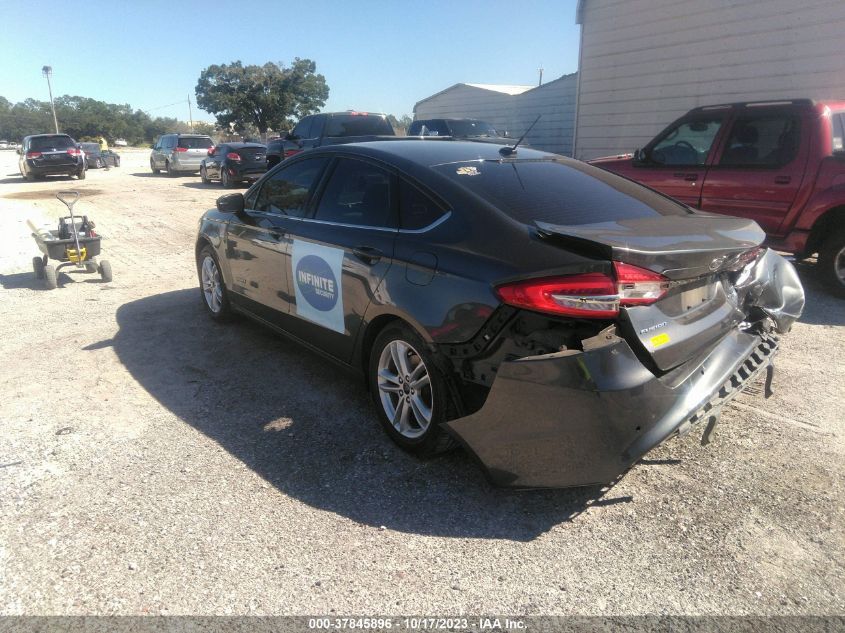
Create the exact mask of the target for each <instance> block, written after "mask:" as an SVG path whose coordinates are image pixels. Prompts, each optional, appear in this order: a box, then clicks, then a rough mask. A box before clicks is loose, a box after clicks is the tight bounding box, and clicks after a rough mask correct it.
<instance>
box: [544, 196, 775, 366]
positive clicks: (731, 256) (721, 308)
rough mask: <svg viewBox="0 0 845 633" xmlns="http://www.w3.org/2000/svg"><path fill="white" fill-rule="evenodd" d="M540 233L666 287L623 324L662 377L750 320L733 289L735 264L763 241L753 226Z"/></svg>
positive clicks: (697, 216) (691, 220)
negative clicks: (637, 270)
mask: <svg viewBox="0 0 845 633" xmlns="http://www.w3.org/2000/svg"><path fill="white" fill-rule="evenodd" d="M536 225H537V228H538V232H539V235H540V236H541V237H542V238H543V239H544V240H548V241H550V242H551V243H555V244H558V245H560V246H561V247H564V248H567V249H568V250H573V251H575V252H580V253H582V254H584V255H589V256H593V257H600V258H605V259H609V260H614V261H619V262H624V263H626V264H633V265H635V266H639V267H641V268H646V269H648V270H652V271H654V272H657V273H660V274H661V275H664V276H665V277H666V278H668V279H669V289H668V291H667V292H666V294H665V295H664V296H663V297H662V298H661V299H660V300H658V301H657V302H655V303H653V304H651V305H640V306H628V307H622V308H621V309H620V317H619V320H620V328H621V329H622V331H623V333H624V335H625V338H626V339H627V340H628V342H629V344H631V345H632V347H635V348H636V349H639V350H640V351H641V352H644V353H646V354H648V356H649V357H650V358H651V360H652V361H653V363H654V364H655V365H656V366H657V367H658V368H659V369H660V370H663V371H666V370H669V369H672V368H673V367H677V366H678V365H680V364H682V363H683V362H685V361H687V360H689V359H690V358H693V357H694V356H697V355H698V354H700V353H701V352H702V351H704V350H706V349H707V348H709V347H711V346H713V345H715V344H716V343H717V342H718V341H720V340H721V339H722V338H723V337H724V336H725V335H726V334H727V333H728V332H729V331H731V330H732V329H733V328H735V327H736V326H737V325H739V324H740V323H741V322H742V321H743V320H744V319H745V317H746V314H745V312H744V311H743V309H741V307H740V305H739V302H738V301H737V299H736V292H735V289H734V282H735V281H736V278H737V276H738V272H737V266H738V265H739V264H738V258H739V257H740V256H741V255H743V254H744V253H747V252H748V251H749V250H751V249H754V248H755V247H757V246H759V245H760V244H762V242H763V240H764V239H765V234H764V233H763V231H762V230H761V229H760V227H759V226H758V225H757V224H756V223H755V222H754V221H752V220H746V219H742V218H732V217H727V216H721V215H713V214H708V213H690V214H689V215H679V216H662V217H646V218H637V219H629V220H618V221H614V222H602V223H596V224H579V225H574V226H563V225H552V224H548V223H541V222H537V223H536Z"/></svg>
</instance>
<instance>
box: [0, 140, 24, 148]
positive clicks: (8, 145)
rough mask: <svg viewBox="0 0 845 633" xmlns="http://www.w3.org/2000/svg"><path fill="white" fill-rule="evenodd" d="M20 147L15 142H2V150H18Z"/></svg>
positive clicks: (0, 145)
mask: <svg viewBox="0 0 845 633" xmlns="http://www.w3.org/2000/svg"><path fill="white" fill-rule="evenodd" d="M18 147H20V145H18V144H17V143H16V142H15V141H6V140H0V149H18Z"/></svg>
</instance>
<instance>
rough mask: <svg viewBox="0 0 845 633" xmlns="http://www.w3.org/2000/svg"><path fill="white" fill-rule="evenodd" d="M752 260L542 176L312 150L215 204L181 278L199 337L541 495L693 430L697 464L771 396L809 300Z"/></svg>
mask: <svg viewBox="0 0 845 633" xmlns="http://www.w3.org/2000/svg"><path fill="white" fill-rule="evenodd" d="M508 150H510V151H508ZM763 238H764V234H763V232H762V231H761V230H760V228H759V227H758V226H757V225H756V224H755V223H754V222H753V221H750V220H745V219H738V218H731V217H725V216H716V215H710V214H706V213H701V212H694V211H692V210H691V209H689V208H687V207H685V206H683V205H681V204H679V203H677V202H675V201H673V200H671V199H670V198H667V197H665V196H663V195H661V194H659V193H657V192H654V191H652V190H650V189H647V188H645V187H642V186H640V185H637V184H635V183H633V182H631V181H629V180H626V179H623V178H620V177H619V176H616V175H614V174H611V173H608V172H606V171H603V170H600V169H598V168H595V167H591V166H589V165H586V164H584V163H581V162H578V161H574V160H570V159H566V158H562V157H560V156H556V155H553V154H548V153H544V152H539V151H534V150H530V149H524V148H519V149H518V150H516V151H513V150H512V149H510V148H500V147H498V146H496V145H492V144H483V143H481V144H480V143H468V142H460V141H456V142H449V143H438V142H429V141H427V140H423V139H416V140H414V139H408V140H404V141H392V142H386V141H382V142H371V143H361V144H351V145H336V146H329V147H322V148H318V149H314V150H310V151H308V152H306V153H303V154H302V155H300V156H296V157H294V158H291V159H289V160H286V161H285V162H284V163H282V164H281V165H279V166H277V167H276V168H274V169H273V170H271V171H270V172H269V173H268V174H267V175H266V176H265V177H264V178H262V179H261V180H259V181H258V182H257V183H256V184H255V185H254V186H252V187H251V188H250V189H249V191H247V193H246V195H241V194H230V195H228V196H223V197H221V198H220V199H219V200H218V203H217V209H215V210H211V211H208V212H206V213H205V215H204V216H203V217H202V220H201V223H200V230H199V235H198V239H197V243H196V262H197V269H198V274H199V279H200V284H201V296H202V300H203V302H204V305H205V306H206V308H207V310H208V312H209V314H210V315H211V317H212V318H214V319H216V320H225V319H227V318H228V317H229V316H230V315H231V313H232V312H233V311H238V312H242V313H245V314H247V315H249V316H251V317H253V318H255V319H257V320H259V321H261V322H262V323H264V324H266V325H268V326H270V327H272V328H274V329H276V330H278V331H279V332H282V333H284V334H286V335H288V336H290V337H292V338H294V339H296V340H298V341H300V342H301V343H303V344H305V345H306V346H308V347H310V348H312V349H314V350H316V351H318V352H320V353H322V354H324V355H326V356H328V357H330V358H332V359H334V360H335V361H337V362H339V363H341V364H342V365H345V366H347V367H349V368H351V369H353V370H354V371H356V372H360V373H361V374H362V375H363V376H364V377H365V378H366V383H367V385H368V388H369V390H370V392H371V393H372V396H373V399H374V401H375V404H376V408H377V411H378V416H379V418H380V420H381V423H382V425H383V427H384V428H385V430H386V432H387V433H388V434H389V435H390V437H391V438H392V439H393V440H394V441H395V442H396V443H398V444H399V445H400V446H401V447H403V448H405V449H406V450H410V451H413V452H416V453H419V454H431V453H436V452H439V451H442V450H445V449H446V448H448V447H450V446H452V445H454V444H455V443H460V444H462V445H463V446H465V447H466V448H467V449H468V450H470V451H472V452H473V453H474V454H475V455H476V456H477V457H478V458H479V460H480V462H481V463H482V464H484V466H485V468H486V471H487V474H488V475H489V477H490V478H491V480H492V481H493V482H495V483H497V484H500V485H509V486H517V487H547V486H551V487H557V486H578V485H587V484H595V483H607V482H611V481H613V480H614V479H615V478H616V477H618V476H619V475H620V474H621V473H623V472H625V471H626V470H627V469H628V468H630V467H631V466H632V465H633V464H634V463H636V462H637V461H638V460H639V459H640V458H641V457H642V456H643V455H644V454H645V453H646V452H648V451H649V450H651V449H652V448H654V447H655V446H657V445H658V444H660V443H661V442H663V441H664V440H666V439H667V438H669V437H672V436H673V435H676V434H683V433H686V432H687V431H688V430H690V428H692V427H699V428H701V427H704V441H705V442H706V441H707V440H708V439H709V437H710V434H711V432H712V431H713V426H714V425H715V423H716V420H717V419H718V416H719V411H720V408H721V406H722V405H724V404H725V403H726V402H728V401H729V400H730V399H731V398H732V397H733V396H734V395H736V394H737V393H738V392H739V391H740V390H742V389H743V388H744V387H745V386H746V385H747V384H749V383H750V382H751V381H754V380H756V379H758V378H762V374H764V373H765V374H768V377H769V378H770V372H771V368H772V367H773V365H772V359H773V357H774V355H775V352H776V351H777V348H778V334H779V333H784V332H787V331H788V330H789V329H790V327H791V325H792V323H793V322H794V321H795V320H796V319H797V318H798V316H799V315H800V313H801V310H802V308H803V303H804V295H803V289H802V287H801V285H800V282H799V281H798V278H797V275H796V273H795V270H794V268H793V267H792V265H791V264H790V263H788V262H787V261H786V260H784V259H783V258H782V257H780V256H779V255H777V254H776V253H774V252H772V251H769V250H766V249H765V248H762V247H761V243H762V242H763ZM346 431H348V429H347V430H346Z"/></svg>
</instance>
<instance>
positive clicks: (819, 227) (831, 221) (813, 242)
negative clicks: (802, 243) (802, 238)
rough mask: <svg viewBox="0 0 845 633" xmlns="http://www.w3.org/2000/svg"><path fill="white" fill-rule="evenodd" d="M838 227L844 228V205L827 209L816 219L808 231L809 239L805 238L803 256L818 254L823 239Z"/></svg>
mask: <svg viewBox="0 0 845 633" xmlns="http://www.w3.org/2000/svg"><path fill="white" fill-rule="evenodd" d="M839 227H845V204H843V205H839V206H836V207H832V208H830V209H828V210H827V211H825V212H824V213H822V214H821V215H820V216H819V217H818V219H816V221H815V222H814V223H813V228H812V229H810V237H808V238H807V245H806V247H805V249H804V250H805V253H804V254H805V255H811V254H813V253H816V252H818V250H819V247H821V245H822V244H823V243H824V241H825V238H827V237H828V236H829V235H830V234H831V232H832V231H833V230H835V229H836V228H839Z"/></svg>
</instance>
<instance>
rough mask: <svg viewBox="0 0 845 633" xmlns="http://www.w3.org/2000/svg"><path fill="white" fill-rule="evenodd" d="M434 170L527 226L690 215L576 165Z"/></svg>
mask: <svg viewBox="0 0 845 633" xmlns="http://www.w3.org/2000/svg"><path fill="white" fill-rule="evenodd" d="M434 169H435V170H437V171H439V172H440V173H442V174H444V175H446V176H448V177H449V178H451V179H452V180H453V181H455V182H456V183H458V184H459V185H462V186H463V187H465V188H466V189H469V190H470V191H472V192H473V193H475V194H477V195H478V196H480V197H481V198H483V199H484V200H486V201H487V202H489V203H491V204H493V205H494V206H495V207H497V208H498V209H500V210H501V211H503V212H504V213H506V214H508V215H509V216H510V217H512V218H513V219H514V220H517V221H518V222H522V223H524V224H531V223H533V222H534V221H540V222H549V223H551V224H563V225H567V224H569V225H573V224H593V223H597V222H614V221H618V220H631V219H635V218H647V217H654V216H659V215H685V214H686V213H688V211H687V209H686V207H684V206H682V205H680V204H678V203H676V202H674V201H672V200H670V199H669V198H666V197H664V196H662V195H660V194H659V193H657V192H654V191H651V190H650V189H646V188H645V187H642V186H641V185H638V184H636V183H633V182H631V181H630V180H626V179H624V178H620V177H619V176H615V175H613V174H611V173H610V172H607V171H604V170H602V169H598V168H597V167H591V166H589V165H584V164H581V163H578V162H575V161H567V162H565V163H564V162H563V161H558V160H548V159H544V160H501V161H489V160H488V161H479V160H476V161H467V162H463V163H448V164H443V165H437V166H435V167H434Z"/></svg>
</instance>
